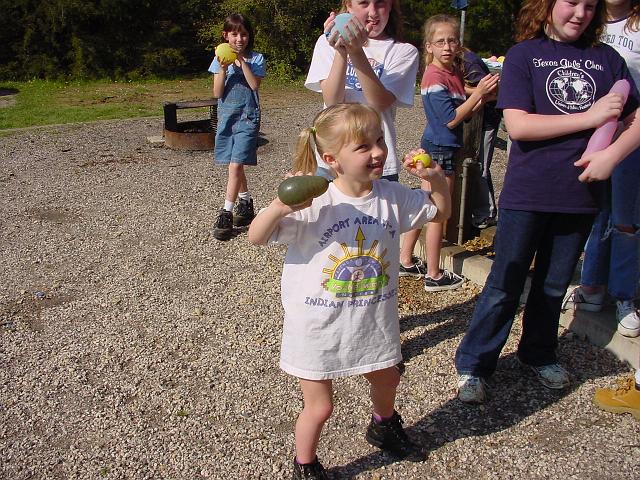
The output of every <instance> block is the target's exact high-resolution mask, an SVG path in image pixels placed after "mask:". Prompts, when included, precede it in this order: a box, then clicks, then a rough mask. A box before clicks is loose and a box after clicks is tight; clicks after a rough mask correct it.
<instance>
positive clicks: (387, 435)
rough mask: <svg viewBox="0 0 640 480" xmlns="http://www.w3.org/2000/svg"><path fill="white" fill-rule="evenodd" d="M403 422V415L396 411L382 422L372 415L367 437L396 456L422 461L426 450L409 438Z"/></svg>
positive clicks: (369, 440)
mask: <svg viewBox="0 0 640 480" xmlns="http://www.w3.org/2000/svg"><path fill="white" fill-rule="evenodd" d="M402 423H403V421H402V417H401V416H400V415H399V414H398V412H395V411H394V412H393V416H392V417H391V418H389V419H388V420H385V421H383V422H380V423H378V422H376V421H375V420H374V418H373V417H371V422H369V426H368V427H367V433H366V435H365V439H366V440H367V442H369V443H370V444H371V445H373V446H374V447H378V448H380V449H382V450H384V451H385V452H389V453H390V454H392V455H394V456H395V457H398V458H403V459H405V460H409V461H411V462H422V461H423V460H425V458H426V457H425V454H424V452H422V451H421V450H420V448H419V447H418V446H417V445H416V444H415V443H413V442H412V441H411V440H409V437H408V436H407V434H406V433H405V431H404V428H402Z"/></svg>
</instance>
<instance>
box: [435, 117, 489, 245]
mask: <svg viewBox="0 0 640 480" xmlns="http://www.w3.org/2000/svg"><path fill="white" fill-rule="evenodd" d="M483 110H484V109H483V108H480V109H479V110H478V111H477V112H475V113H474V114H473V116H472V117H471V119H470V120H468V121H466V122H464V125H463V132H464V133H463V139H464V143H463V146H462V148H460V149H458V151H457V152H456V157H455V165H456V172H455V182H456V186H455V189H454V192H453V196H452V198H451V217H450V218H449V221H447V225H446V226H445V230H444V238H445V239H446V240H447V241H448V242H450V243H462V242H465V241H467V240H469V239H470V238H471V230H472V229H471V211H470V209H469V207H470V205H471V200H472V198H471V197H472V194H473V179H474V178H475V175H478V174H479V173H478V163H477V161H476V160H477V158H478V152H479V151H480V142H481V141H482V117H483ZM465 164H466V166H467V168H466V171H467V172H466V173H467V181H463V172H464V170H465V169H464V166H465ZM462 199H464V205H462ZM461 211H462V215H463V218H460V217H461ZM460 239H461V240H462V242H459V240H460Z"/></svg>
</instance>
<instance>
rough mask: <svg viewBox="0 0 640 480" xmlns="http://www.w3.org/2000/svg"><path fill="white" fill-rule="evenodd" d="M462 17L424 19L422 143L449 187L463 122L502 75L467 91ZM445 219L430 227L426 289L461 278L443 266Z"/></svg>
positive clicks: (442, 287) (453, 283)
mask: <svg viewBox="0 0 640 480" xmlns="http://www.w3.org/2000/svg"><path fill="white" fill-rule="evenodd" d="M459 38H460V23H459V22H458V20H457V19H456V18H454V17H452V16H449V15H434V16H433V17H430V18H429V19H428V20H427V21H426V23H425V25H424V40H425V43H424V47H425V52H426V64H427V68H426V70H425V72H424V75H423V76H422V83H421V86H420V93H421V94H422V103H423V105H424V111H425V114H426V117H427V126H426V127H425V129H424V133H423V134H422V143H421V147H422V148H423V149H424V150H426V151H427V152H429V154H431V157H432V158H433V160H434V161H436V162H438V164H440V166H441V167H442V169H443V170H444V173H445V175H446V178H447V184H448V185H449V191H450V192H451V193H453V189H454V186H455V179H454V172H455V165H454V155H455V153H456V150H458V149H459V148H460V147H462V122H463V120H465V119H466V118H469V117H470V116H471V115H472V114H473V112H474V111H475V110H477V109H478V108H479V107H480V106H481V105H482V102H483V101H484V99H485V98H486V97H488V95H489V94H491V93H492V92H494V91H495V89H496V87H497V85H498V75H487V76H486V77H484V78H482V79H481V80H480V82H479V83H478V86H477V87H476V89H475V90H474V92H473V93H472V94H471V95H470V96H469V98H467V97H466V95H465V90H464V80H463V75H462V69H461V68H460V65H461V63H462V48H461V47H460V40H459ZM443 231H444V225H443V224H442V223H440V224H437V225H436V224H431V225H429V226H428V227H427V233H426V235H427V236H426V248H427V272H426V275H425V277H424V289H425V290H426V291H427V292H437V291H440V290H452V289H454V288H458V287H459V286H461V285H462V282H463V279H462V277H460V276H459V275H456V274H455V273H453V272H449V271H448V270H440V249H441V245H442V233H443Z"/></svg>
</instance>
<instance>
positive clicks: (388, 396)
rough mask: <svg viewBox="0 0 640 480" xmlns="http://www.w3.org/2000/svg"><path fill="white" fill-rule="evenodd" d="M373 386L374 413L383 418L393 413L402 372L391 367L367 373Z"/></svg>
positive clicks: (371, 394) (371, 388) (371, 390)
mask: <svg viewBox="0 0 640 480" xmlns="http://www.w3.org/2000/svg"><path fill="white" fill-rule="evenodd" d="M364 378H366V379H367V380H368V381H369V383H370V385H371V387H370V389H369V394H370V396H371V403H372V404H373V411H374V413H376V414H378V415H380V416H381V417H383V418H389V417H391V416H392V415H393V412H394V409H395V404H396V391H397V390H398V385H399V384H400V372H399V371H398V369H397V368H396V367H389V368H385V369H383V370H378V371H375V372H370V373H365V374H364Z"/></svg>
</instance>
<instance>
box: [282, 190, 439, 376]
mask: <svg viewBox="0 0 640 480" xmlns="http://www.w3.org/2000/svg"><path fill="white" fill-rule="evenodd" d="M436 212H437V208H436V207H435V206H434V205H433V203H432V202H431V200H430V197H429V194H428V192H425V191H423V190H411V189H410V188H408V187H406V186H404V185H402V184H400V183H398V182H390V181H387V180H376V181H374V182H373V190H372V191H371V193H369V194H368V195H367V196H365V197H361V198H353V197H348V196H346V195H344V194H343V193H342V192H340V190H339V189H338V188H337V187H336V185H335V184H334V183H330V184H329V189H328V190H327V191H326V192H325V193H324V194H323V195H321V196H320V197H318V198H315V199H314V200H313V203H312V205H311V207H309V208H307V209H304V210H300V211H298V212H294V213H292V214H290V215H287V216H286V217H285V218H283V219H282V220H281V222H280V224H279V225H278V227H277V228H276V230H275V231H274V233H273V235H272V236H271V239H270V241H271V242H273V243H282V244H286V245H287V246H288V248H287V254H286V257H285V263H284V268H283V271H282V280H281V288H282V304H283V306H284V311H285V318H284V328H283V334H282V350H281V354H280V367H281V368H282V369H283V370H284V371H285V372H287V373H289V374H291V375H294V376H296V377H299V378H305V379H309V380H323V379H330V378H338V377H343V376H348V375H356V374H362V373H367V372H373V371H376V370H381V369H383V368H387V367H391V366H393V365H396V364H397V363H399V362H400V361H401V360H402V355H401V353H400V328H399V320H398V268H399V267H398V265H399V264H400V234H401V233H403V232H407V231H409V230H413V229H415V228H419V227H421V226H422V225H424V224H425V223H426V222H428V221H429V220H431V219H432V218H433V217H434V216H435V214H436Z"/></svg>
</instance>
